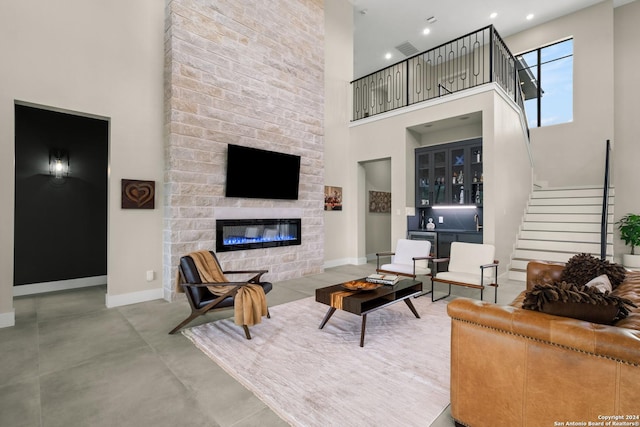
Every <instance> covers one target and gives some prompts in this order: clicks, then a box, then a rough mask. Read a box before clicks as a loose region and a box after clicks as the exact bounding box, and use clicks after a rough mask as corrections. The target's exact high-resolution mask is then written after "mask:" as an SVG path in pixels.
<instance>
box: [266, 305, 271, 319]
mask: <svg viewBox="0 0 640 427" xmlns="http://www.w3.org/2000/svg"><path fill="white" fill-rule="evenodd" d="M267 319H271V313H270V312H269V307H267Z"/></svg>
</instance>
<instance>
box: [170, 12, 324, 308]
mask: <svg viewBox="0 0 640 427" xmlns="http://www.w3.org/2000/svg"><path fill="white" fill-rule="evenodd" d="M166 20H167V22H166V25H165V29H166V34H165V52H166V53H165V55H166V59H165V68H166V70H165V135H166V136H165V139H166V140H165V149H166V153H165V159H166V166H165V170H166V175H165V200H164V204H165V224H164V237H163V242H164V262H163V264H164V278H165V279H164V289H165V298H166V299H168V300H171V299H173V298H174V293H173V292H174V290H173V279H174V277H175V272H176V268H177V265H178V261H179V258H180V256H183V255H185V254H187V253H189V252H191V251H194V250H199V249H209V250H215V238H216V237H215V220H216V209H217V208H222V209H224V211H225V212H227V213H228V212H229V211H231V212H233V211H234V209H230V208H238V211H239V215H241V213H242V212H243V211H247V210H251V209H252V208H254V209H255V210H259V211H260V212H264V213H265V214H269V213H272V212H273V211H280V212H281V211H283V210H293V211H297V212H302V245H301V246H288V247H282V248H268V249H256V250H247V251H237V252H226V253H221V254H218V257H219V259H220V262H221V264H222V266H223V268H224V269H225V270H240V269H263V268H264V269H268V270H269V273H268V275H265V276H264V278H265V279H266V280H270V281H281V280H286V279H290V278H295V277H300V276H304V275H307V274H313V273H318V272H321V271H322V268H323V263H324V251H323V248H324V234H323V191H324V184H323V181H324V179H323V170H324V163H323V161H324V160H323V152H324V144H323V132H324V130H323V127H324V123H323V119H324V74H323V73H324V10H323V1H322V0H269V1H262V0H216V1H210V0H172V1H170V2H169V3H168V5H167V13H166ZM229 143H232V144H238V145H244V146H249V147H257V148H262V149H267V150H272V151H278V152H284V153H290V154H295V155H299V156H301V158H302V159H301V173H300V191H299V199H298V200H296V201H281V200H263V199H240V198H226V197H225V196H224V190H225V173H226V166H225V165H226V150H227V144H229ZM247 179H253V180H255V181H256V185H260V183H259V182H260V178H259V177H255V176H251V171H247Z"/></svg>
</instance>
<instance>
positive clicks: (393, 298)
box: [316, 279, 422, 347]
mask: <svg viewBox="0 0 640 427" xmlns="http://www.w3.org/2000/svg"><path fill="white" fill-rule="evenodd" d="M364 280H365V279H358V281H362V282H364ZM347 283H348V282H347ZM421 293H422V282H419V281H416V280H411V279H405V280H400V281H399V282H398V283H396V284H395V285H393V286H389V285H382V286H380V287H379V288H377V289H374V290H356V291H352V290H349V289H347V288H345V284H344V283H340V284H337V285H332V286H327V287H326V288H319V289H316V301H317V302H320V303H322V304H326V305H328V306H329V310H328V311H327V314H325V316H324V319H322V322H321V323H320V329H322V328H323V327H324V325H326V324H327V322H328V321H329V319H330V318H331V316H333V313H335V312H336V310H337V309H340V310H344V311H348V312H349V313H353V314H357V315H358V316H362V329H361V331H360V347H363V346H364V333H365V328H366V324H367V314H369V313H371V312H372V311H375V310H378V309H381V308H384V307H386V306H389V305H391V304H395V303H397V302H398V301H404V302H405V303H406V304H407V306H408V307H409V309H410V310H411V312H412V313H413V314H414V315H415V316H416V317H417V318H418V319H419V318H420V315H419V314H418V312H417V311H416V308H415V307H414V306H413V303H412V302H411V299H410V298H411V297H414V296H418V295H420V294H421ZM332 300H333V301H332ZM332 302H333V303H332Z"/></svg>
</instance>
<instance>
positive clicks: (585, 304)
mask: <svg viewBox="0 0 640 427" xmlns="http://www.w3.org/2000/svg"><path fill="white" fill-rule="evenodd" d="M630 307H635V304H633V302H631V301H630V300H628V299H625V298H620V297H618V296H615V295H611V294H610V293H608V292H607V293H602V292H600V291H599V290H598V289H597V288H595V287H588V286H584V285H582V286H576V285H574V284H572V283H567V282H557V283H554V284H538V285H535V286H534V287H533V288H532V289H531V290H529V291H528V292H527V293H526V294H525V298H524V302H523V303H522V308H525V309H527V310H534V311H540V312H542V313H547V314H553V315H555V316H563V317H571V318H574V319H580V320H586V321H587V322H593V323H600V324H605V325H612V324H614V323H615V322H617V321H618V320H620V319H624V318H625V317H627V316H628V315H629V309H630Z"/></svg>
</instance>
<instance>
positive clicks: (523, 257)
mask: <svg viewBox="0 0 640 427" xmlns="http://www.w3.org/2000/svg"><path fill="white" fill-rule="evenodd" d="M602 191H603V190H602V187H600V188H597V187H589V188H587V187H562V188H545V189H539V190H534V191H533V192H532V194H531V197H530V198H529V203H528V205H527V212H526V214H525V216H524V221H523V223H522V226H521V227H520V233H519V235H518V239H517V241H516V246H515V251H514V253H513V255H512V258H511V266H510V269H509V279H511V280H521V281H524V280H526V269H527V263H528V262H529V261H531V260H541V261H556V262H566V261H567V260H569V258H571V257H572V256H573V255H575V254H578V253H583V252H584V253H588V254H592V255H594V256H596V257H600V226H601V224H600V221H601V217H602ZM614 196H615V190H614V189H613V188H611V189H610V190H609V212H608V217H609V218H608V219H607V247H606V257H607V259H608V260H612V259H613V207H614V205H613V201H614Z"/></svg>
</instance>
